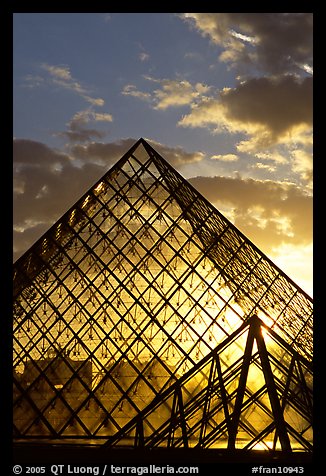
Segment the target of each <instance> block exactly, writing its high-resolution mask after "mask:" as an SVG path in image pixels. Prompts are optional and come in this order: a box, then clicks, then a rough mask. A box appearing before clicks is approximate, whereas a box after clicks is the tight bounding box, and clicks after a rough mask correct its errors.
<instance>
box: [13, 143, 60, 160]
mask: <svg viewBox="0 0 326 476" xmlns="http://www.w3.org/2000/svg"><path fill="white" fill-rule="evenodd" d="M13 162H14V165H15V166H16V167H17V166H18V167H21V166H23V165H34V166H45V167H48V166H51V165H53V164H56V163H61V164H64V163H67V162H69V157H68V156H67V155H66V154H65V153H63V152H61V151H57V150H55V149H51V148H50V147H48V146H47V145H45V144H42V143H41V142H36V141H33V140H30V139H15V140H14V142H13Z"/></svg>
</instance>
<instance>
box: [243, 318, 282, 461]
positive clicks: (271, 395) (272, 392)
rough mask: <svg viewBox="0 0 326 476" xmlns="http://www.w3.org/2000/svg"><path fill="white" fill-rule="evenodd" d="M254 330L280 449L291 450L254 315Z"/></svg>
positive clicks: (262, 339)
mask: <svg viewBox="0 0 326 476" xmlns="http://www.w3.org/2000/svg"><path fill="white" fill-rule="evenodd" d="M252 326H253V327H254V332H255V338H256V342H257V347H258V352H259V356H260V361H261V366H262V369H263V373H264V377H265V382H266V387H267V392H268V396H269V400H270V404H271V407H272V412H273V415H274V421H275V427H276V431H277V433H278V435H279V438H280V442H281V446H282V450H283V451H286V452H290V451H291V443H290V438H289V435H288V432H287V428H286V422H285V420H284V416H283V411H282V408H281V402H280V399H279V397H278V394H277V390H276V385H275V381H274V377H273V372H272V369H271V365H270V362H269V357H268V352H267V348H266V343H265V340H264V337H263V334H262V330H261V321H260V319H259V318H258V317H255V318H254V320H253V323H252Z"/></svg>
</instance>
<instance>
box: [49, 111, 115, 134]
mask: <svg viewBox="0 0 326 476" xmlns="http://www.w3.org/2000/svg"><path fill="white" fill-rule="evenodd" d="M112 121H113V117H112V115H111V114H109V113H99V112H94V111H92V110H89V109H88V110H85V111H79V112H77V113H76V114H75V115H74V116H73V118H72V119H71V120H70V121H69V122H68V124H67V126H68V130H67V131H64V132H60V133H59V134H57V135H59V136H63V137H67V138H68V139H69V141H71V142H86V141H90V140H91V139H94V138H96V139H102V138H103V137H104V136H105V135H106V132H102V131H99V130H97V129H94V128H89V127H86V125H87V124H88V123H89V122H112Z"/></svg>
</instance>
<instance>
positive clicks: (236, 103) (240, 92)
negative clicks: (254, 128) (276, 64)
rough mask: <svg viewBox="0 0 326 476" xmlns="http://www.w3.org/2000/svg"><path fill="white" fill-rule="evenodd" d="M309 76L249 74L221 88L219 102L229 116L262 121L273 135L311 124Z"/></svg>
mask: <svg viewBox="0 0 326 476" xmlns="http://www.w3.org/2000/svg"><path fill="white" fill-rule="evenodd" d="M312 87H313V83H312V78H305V79H303V80H299V79H298V78H296V77H295V76H284V77H281V78H278V79H273V78H252V79H251V80H248V81H246V82H244V83H242V84H240V85H239V86H238V87H237V88H233V89H229V90H226V91H225V92H222V94H221V99H220V102H221V104H222V105H224V106H225V107H226V117H227V118H228V119H229V120H231V121H232V120H236V121H240V122H242V123H244V124H250V123H253V124H261V125H263V126H265V127H266V128H267V129H268V130H269V131H271V133H272V135H273V136H275V137H278V136H281V135H284V134H285V133H286V132H287V131H289V130H290V129H291V128H292V127H294V126H297V125H300V124H306V125H308V126H312Z"/></svg>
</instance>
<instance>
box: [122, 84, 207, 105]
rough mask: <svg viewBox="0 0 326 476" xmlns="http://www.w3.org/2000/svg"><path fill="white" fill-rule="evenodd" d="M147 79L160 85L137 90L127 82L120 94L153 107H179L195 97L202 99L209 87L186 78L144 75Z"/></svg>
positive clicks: (189, 102)
mask: <svg viewBox="0 0 326 476" xmlns="http://www.w3.org/2000/svg"><path fill="white" fill-rule="evenodd" d="M144 78H145V79H146V80H147V81H150V82H152V83H156V84H159V85H160V88H157V89H154V90H153V91H151V92H143V91H139V90H138V89H137V88H136V86H135V85H133V84H127V85H126V86H125V87H124V88H123V90H122V94H123V95H125V96H133V97H137V98H138V99H143V100H146V101H150V102H151V103H152V106H153V109H157V110H165V109H168V108H169V107H180V106H186V105H189V104H191V103H192V102H193V101H194V100H195V99H197V98H201V99H203V98H204V97H205V95H206V94H207V93H208V92H209V91H210V89H211V88H210V87H209V86H207V85H205V84H203V83H196V84H194V85H193V84H191V83H190V82H189V81H187V80H183V79H180V80H174V79H157V78H152V77H151V76H144Z"/></svg>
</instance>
